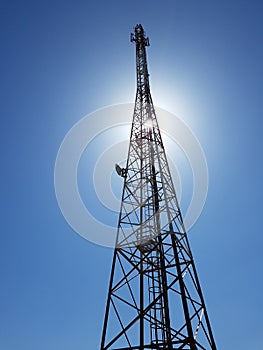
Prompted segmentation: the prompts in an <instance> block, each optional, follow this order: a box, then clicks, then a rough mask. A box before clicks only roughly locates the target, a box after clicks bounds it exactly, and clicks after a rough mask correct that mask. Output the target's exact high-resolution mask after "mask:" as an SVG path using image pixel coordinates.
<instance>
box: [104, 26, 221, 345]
mask: <svg viewBox="0 0 263 350" xmlns="http://www.w3.org/2000/svg"><path fill="white" fill-rule="evenodd" d="M131 41H132V42H134V43H135V45H136V69H137V93H136V101H135V108H134V115H133V122H132V128H131V135H130V145H129V152H128V159H127V163H126V167H125V168H120V167H119V166H118V165H116V170H117V172H118V174H119V175H120V176H122V177H123V179H124V187H123V193H122V203H121V209H120V215H119V223H118V232H117V240H116V247H115V250H114V256H113V263H112V270H111V275H110V285H109V292H108V298H107V304H106V312H105V319H104V326H103V332H102V340H101V350H106V349H111V350H112V349H118V350H120V349H122V350H124V349H139V350H142V349H169V350H170V349H191V350H197V349H213V350H215V349H216V345H215V341H214V338H213V334H212V329H211V326H210V322H209V319H208V314H207V310H206V307H205V303H204V298H203V295H202V291H201V287H200V284H199V280H198V277H197V272H196V268H195V264H194V260H193V256H192V253H191V250H190V247H189V242H188V239H187V235H186V232H185V228H184V224H183V219H182V215H181V212H180V208H179V205H178V202H177V198H176V194H175V189H174V186H173V183H172V178H171V174H170V171H169V166H168V163H167V158H166V154H165V150H164V146H163V142H162V137H161V134H160V130H159V126H158V122H157V119H156V114H155V110H154V106H153V102H152V97H151V93H150V85H149V74H148V69H147V60H146V46H149V40H148V38H147V37H146V36H145V32H144V30H143V27H142V26H141V25H140V24H139V25H137V26H136V27H135V30H134V34H131Z"/></svg>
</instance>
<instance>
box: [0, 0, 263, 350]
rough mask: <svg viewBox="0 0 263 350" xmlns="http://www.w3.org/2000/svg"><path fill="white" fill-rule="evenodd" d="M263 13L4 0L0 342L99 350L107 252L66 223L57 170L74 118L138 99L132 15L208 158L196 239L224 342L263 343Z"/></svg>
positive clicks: (258, 9) (159, 96)
mask: <svg viewBox="0 0 263 350" xmlns="http://www.w3.org/2000/svg"><path fill="white" fill-rule="evenodd" d="M262 13H263V4H262V1H255V0H251V1H243V0H236V1H229V0H228V1H227V0H222V1H211V0H209V1H208V0H207V1H206V0H200V1H196V0H180V1H179V0H173V1H171V0H169V1H155V0H152V1H148V0H145V1H138V0H134V1H125V0H122V1H97V2H95V1H93V2H90V1H87V0H86V1H57V0H53V1H49V0H46V1H12V0H9V1H5V0H2V1H1V3H0V17H1V18H0V26H1V30H0V37H1V46H0V50H1V65H0V69H1V102H0V104H1V164H2V166H1V188H2V189H1V192H2V196H1V199H2V201H1V217H2V220H1V221H2V229H1V245H0V281H1V287H0V348H1V349H3V350H16V349H22V350H33V349H34V350H36V349H37V350H47V349H49V350H58V349H63V350H73V349H74V350H76V349H78V350H84V349H91V350H93V349H98V346H99V342H100V336H101V327H102V322H103V317H104V307H105V299H106V292H107V286H108V279H109V272H110V265H111V257H112V251H111V250H110V249H107V248H102V247H98V246H96V245H94V244H91V243H89V242H88V241H85V240H84V239H82V238H81V237H80V236H78V235H77V234H75V233H74V232H73V231H72V230H71V228H70V227H69V226H68V225H67V223H66V221H65V220H64V218H63V216H62V214H61V212H60V210H59V208H58V205H57V202H56V197H55V193H54V186H53V171H54V163H55V158H56V154H57V151H58V148H59V145H60V143H61V141H62V139H63V137H64V135H65V134H66V132H67V131H68V130H69V129H70V128H71V127H72V125H73V124H74V123H76V122H77V121H78V120H79V119H80V118H82V117H83V116H85V115H86V114H88V113H90V112H92V111H94V110H96V109H97V108H101V107H104V106H107V105H109V104H115V103H123V102H131V101H133V100H134V94H135V60H134V46H133V45H131V44H130V43H129V34H130V32H131V30H132V28H133V26H134V25H135V24H137V23H142V24H143V25H144V27H145V29H146V31H147V34H148V35H149V37H150V42H151V47H150V48H149V50H148V57H149V70H150V74H151V76H150V78H151V87H152V95H153V99H154V102H155V103H156V104H157V105H159V106H160V107H163V108H165V109H167V110H169V111H171V112H173V113H175V114H176V115H178V116H180V117H181V118H182V119H183V120H184V121H185V122H186V123H187V124H188V125H189V126H190V127H191V128H192V130H193V131H194V133H195V134H196V135H197V137H198V138H199V140H200V142H201V144H202V146H203V148H204V151H205V154H206V157H207V162H208V167H209V174H210V187H209V193H208V199H207V202H206V206H205V209H204V211H203V214H202V216H201V217H200V219H199V220H198V222H197V223H196V225H195V226H194V228H193V229H192V230H191V231H190V233H189V238H190V242H191V246H192V249H193V253H194V256H195V260H196V264H197V268H198V272H199V275H200V280H201V284H202V287H203V291H204V294H205V299H206V303H207V307H208V311H209V315H210V318H211V322H212V326H213V329H214V334H215V338H216V341H217V344H218V348H219V349H222V350H230V349H239V350H246V349H255V350H260V349H263V341H262V326H263V322H262V306H263V305H262V304H263V303H262V287H263V282H262V244H263V238H262V225H261V223H262V209H263V208H262V196H263V193H262V175H263V174H262V170H263V166H262V131H263V130H262V129H263V128H262V97H263V96H262V94H263V83H262V73H263V69H262V62H263V45H262V38H263V15H262ZM87 181H89V179H88V180H87Z"/></svg>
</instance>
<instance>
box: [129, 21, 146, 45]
mask: <svg viewBox="0 0 263 350" xmlns="http://www.w3.org/2000/svg"><path fill="white" fill-rule="evenodd" d="M133 41H134V42H135V43H136V44H137V45H140V46H150V42H149V38H148V37H146V35H145V31H144V29H143V26H142V25H141V24H137V25H136V26H135V27H134V33H131V42H133Z"/></svg>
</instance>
